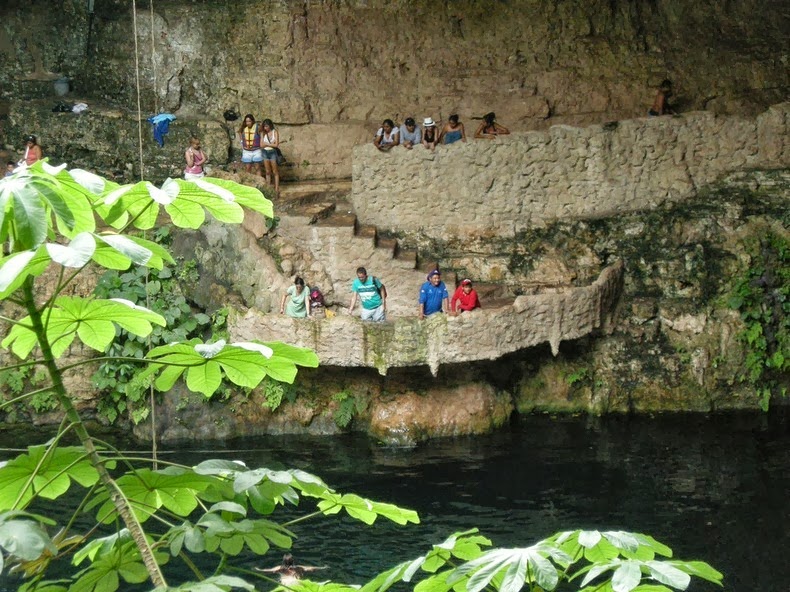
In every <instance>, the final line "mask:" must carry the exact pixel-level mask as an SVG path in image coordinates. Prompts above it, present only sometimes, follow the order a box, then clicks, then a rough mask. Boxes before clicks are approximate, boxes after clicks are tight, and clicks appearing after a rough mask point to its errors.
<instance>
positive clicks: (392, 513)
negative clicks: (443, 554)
mask: <svg viewBox="0 0 790 592" xmlns="http://www.w3.org/2000/svg"><path fill="white" fill-rule="evenodd" d="M321 497H322V500H321V501H320V502H319V504H318V509H319V510H321V511H322V512H323V513H324V514H327V515H330V514H337V513H338V512H340V511H341V510H345V511H346V513H347V514H348V515H349V516H351V517H352V518H356V519H357V520H361V521H362V522H364V523H365V524H373V523H374V522H375V521H376V518H378V517H379V516H383V517H385V518H388V519H390V520H392V521H393V522H395V523H396V524H407V523H409V522H411V523H413V524H419V523H420V517H419V516H418V515H417V512H415V511H413V510H404V509H403V508H399V507H398V506H395V505H392V504H384V503H381V502H374V501H371V500H369V499H365V498H363V497H360V496H358V495H355V494H353V493H346V494H337V493H333V492H327V493H325V494H324V495H322V496H321Z"/></svg>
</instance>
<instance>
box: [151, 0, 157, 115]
mask: <svg viewBox="0 0 790 592" xmlns="http://www.w3.org/2000/svg"><path fill="white" fill-rule="evenodd" d="M149 6H150V8H151V69H152V70H153V73H154V113H159V93H158V92H157V90H158V85H157V83H156V39H155V38H154V0H151V1H150V3H149Z"/></svg>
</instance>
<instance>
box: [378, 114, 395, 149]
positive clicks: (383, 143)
mask: <svg viewBox="0 0 790 592" xmlns="http://www.w3.org/2000/svg"><path fill="white" fill-rule="evenodd" d="M398 132H399V130H398V128H397V127H395V124H394V123H393V122H392V120H391V119H385V120H384V122H383V123H382V124H381V127H380V128H379V131H377V132H376V137H375V139H374V140H373V145H374V146H375V147H376V148H378V149H379V150H381V151H382V152H386V151H387V150H389V149H390V148H392V147H393V146H397V145H398V144H400V134H399V133H398Z"/></svg>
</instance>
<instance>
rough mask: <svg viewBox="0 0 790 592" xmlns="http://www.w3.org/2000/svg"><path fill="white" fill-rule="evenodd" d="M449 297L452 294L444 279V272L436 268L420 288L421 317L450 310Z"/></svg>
mask: <svg viewBox="0 0 790 592" xmlns="http://www.w3.org/2000/svg"><path fill="white" fill-rule="evenodd" d="M449 299H450V295H449V294H448V293H447V286H445V285H444V282H443V281H442V274H441V273H439V270H438V269H434V270H433V271H432V272H431V273H429V274H428V281H427V282H425V283H424V284H423V285H422V288H420V318H421V319H424V318H425V317H427V316H429V315H432V314H434V313H436V312H448V311H449V310H450V306H449V304H448V301H449Z"/></svg>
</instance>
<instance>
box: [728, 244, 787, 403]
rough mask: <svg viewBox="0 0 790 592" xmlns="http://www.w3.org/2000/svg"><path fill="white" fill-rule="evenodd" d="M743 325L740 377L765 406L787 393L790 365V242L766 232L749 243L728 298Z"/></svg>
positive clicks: (740, 336) (740, 337)
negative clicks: (743, 356) (746, 266)
mask: <svg viewBox="0 0 790 592" xmlns="http://www.w3.org/2000/svg"><path fill="white" fill-rule="evenodd" d="M728 305H729V306H730V308H733V309H735V310H737V311H738V312H739V313H740V315H741V320H742V321H743V322H744V324H745V328H744V330H743V331H742V332H741V333H740V335H739V336H738V338H739V339H740V341H741V342H742V343H744V344H745V346H746V349H747V353H746V359H745V361H744V372H743V373H742V374H741V375H740V376H739V380H740V381H741V382H746V383H748V384H751V385H752V386H753V387H754V388H755V390H756V391H757V394H758V395H759V397H760V406H761V407H762V408H763V410H764V411H767V410H768V407H769V405H770V401H771V397H773V396H786V395H787V387H788V378H787V376H788V370H790V243H788V241H787V239H786V238H784V237H782V236H779V235H778V234H775V233H773V232H768V233H767V234H766V235H765V236H763V237H762V238H761V239H760V240H759V243H757V244H754V245H753V246H752V252H751V265H750V266H749V269H747V270H746V273H745V274H744V275H743V276H742V277H741V278H739V279H738V280H737V281H736V283H735V286H734V287H733V290H732V292H731V294H730V298H729V300H728Z"/></svg>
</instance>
